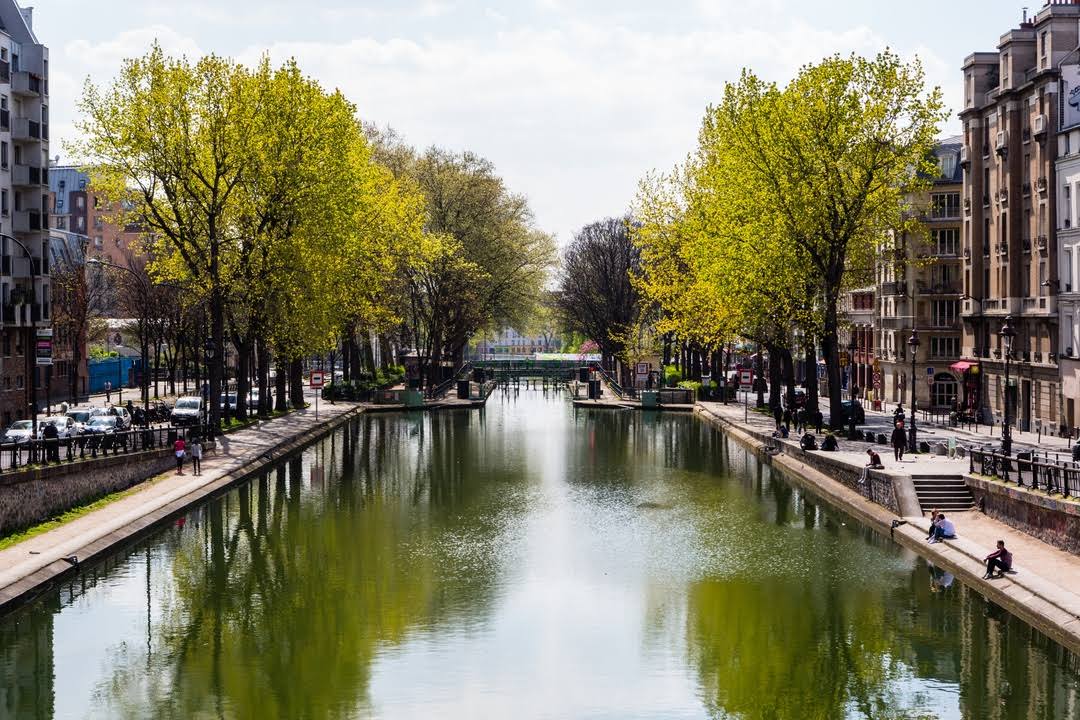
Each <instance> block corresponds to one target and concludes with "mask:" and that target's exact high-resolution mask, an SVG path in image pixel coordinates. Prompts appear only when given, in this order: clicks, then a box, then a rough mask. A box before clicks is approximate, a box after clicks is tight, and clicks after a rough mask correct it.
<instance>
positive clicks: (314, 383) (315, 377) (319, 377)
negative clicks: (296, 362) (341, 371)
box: [311, 370, 326, 390]
mask: <svg viewBox="0 0 1080 720" xmlns="http://www.w3.org/2000/svg"><path fill="white" fill-rule="evenodd" d="M325 380H326V373H324V372H322V371H321V370H312V371H311V388H312V389H313V390H321V389H322V386H323V384H324V382H325Z"/></svg>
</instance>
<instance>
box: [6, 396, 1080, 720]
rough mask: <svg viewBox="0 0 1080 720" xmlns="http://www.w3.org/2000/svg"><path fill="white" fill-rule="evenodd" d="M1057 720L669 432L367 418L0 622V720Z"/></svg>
mask: <svg viewBox="0 0 1080 720" xmlns="http://www.w3.org/2000/svg"><path fill="white" fill-rule="evenodd" d="M54 717H55V718H238V719H246V718H252V719H254V718H270V719H275V718H290V719H291V718H368V717H376V718H511V717H512V718H611V719H612V720H615V719H619V720H623V719H626V718H762V719H766V718H769V719H783V718H799V719H814V718H821V719H823V720H825V719H832V718H874V719H875V720H878V719H893V720H896V719H901V718H904V719H912V720H913V719H915V718H970V719H972V720H984V719H995V718H1002V719H1004V718H1009V719H1016V720H1021V719H1023V720H1035V719H1046V720H1050V719H1054V720H1057V719H1059V718H1075V717H1080V662H1078V659H1077V657H1076V656H1074V655H1071V654H1069V653H1068V652H1066V651H1064V650H1063V649H1062V648H1061V647H1059V646H1058V645H1056V644H1054V643H1052V642H1050V641H1048V640H1047V639H1046V638H1045V637H1043V636H1041V635H1040V634H1038V633H1036V632H1034V631H1032V630H1031V629H1030V628H1029V627H1028V626H1026V625H1024V624H1023V623H1022V622H1020V621H1018V620H1017V619H1016V618H1014V617H1011V616H1010V615H1008V614H1007V613H1005V612H1003V611H1002V610H1001V609H999V608H997V607H994V606H993V605H991V604H988V603H987V602H985V601H984V600H983V599H982V598H981V597H980V596H979V595H978V594H977V593H975V592H973V591H971V590H968V589H967V588H965V587H963V586H962V585H961V584H960V583H958V582H956V581H953V580H952V578H951V576H949V575H948V574H947V573H943V572H941V571H939V570H937V569H935V568H932V567H930V566H928V565H927V564H926V563H925V562H923V561H921V560H920V559H918V558H917V557H916V556H915V555H913V554H911V553H910V552H907V551H905V550H903V549H901V548H899V547H897V546H895V545H893V544H891V543H890V542H889V541H887V540H886V539H884V538H881V537H878V536H876V535H874V534H873V533H870V532H869V531H866V530H865V529H863V528H861V527H859V526H858V525H856V524H855V523H853V522H852V521H851V520H850V519H848V518H847V517H845V516H844V515H842V514H841V513H838V512H835V511H833V510H831V509H830V508H828V507H827V506H825V505H823V504H821V503H820V502H818V501H817V500H816V499H815V498H814V497H812V496H810V495H808V494H807V493H805V492H804V491H802V490H799V489H798V488H796V487H795V486H793V485H791V484H789V483H788V482H786V481H785V479H784V478H783V477H782V476H781V475H780V474H779V473H775V472H771V471H770V469H769V468H767V467H762V466H760V465H758V464H757V463H756V462H755V461H754V459H753V457H752V456H750V455H748V454H747V453H746V452H744V451H743V450H742V449H741V448H740V446H738V445H737V444H735V443H734V442H731V441H729V440H728V439H726V438H725V437H724V436H723V435H722V434H720V433H719V432H717V431H716V430H714V429H712V428H711V427H710V426H708V425H706V424H705V423H703V422H701V421H698V420H697V419H695V418H693V417H691V416H688V415H671V414H659V415H657V414H638V413H634V412H629V411H575V410H574V409H573V408H572V407H571V406H570V404H569V403H568V402H567V400H566V399H565V398H564V397H563V396H562V395H559V394H556V393H551V394H545V393H543V392H541V391H538V390H532V391H528V390H523V391H521V392H512V391H511V392H508V393H502V392H497V393H496V394H495V395H493V396H492V398H491V400H490V402H489V404H488V407H487V409H486V410H485V411H483V412H464V411H463V412H457V411H454V412H443V413H427V414H409V415H369V416H365V417H362V418H360V419H358V420H356V421H355V422H353V423H352V424H351V425H349V426H347V427H344V428H342V429H340V430H339V431H337V432H335V433H334V434H333V435H331V436H329V437H328V438H326V439H325V441H323V442H320V443H319V444H317V445H315V446H313V447H311V448H309V449H308V450H306V451H305V452H303V453H301V454H299V455H297V456H296V457H294V458H292V459H290V460H288V461H287V462H285V463H284V464H282V465H281V466H280V467H278V468H276V469H273V470H271V471H270V472H268V473H266V474H265V475H262V476H261V477H257V478H254V479H253V480H252V481H251V482H249V483H246V484H245V485H243V486H242V487H239V488H237V489H236V490H234V491H232V492H231V493H229V494H228V495H225V496H223V497H221V498H219V499H217V500H215V501H213V502H209V503H207V504H206V505H204V506H203V507H200V508H198V509H196V510H194V511H192V512H191V513H189V514H188V515H187V516H186V517H184V518H182V519H180V520H177V521H175V522H173V523H170V524H169V525H168V526H167V527H164V528H162V529H161V530H160V531H159V532H157V533H155V534H154V535H153V536H152V537H150V538H149V539H148V540H146V541H145V542H143V543H141V544H139V545H137V546H135V547H133V548H130V549H128V550H126V551H124V552H122V553H119V554H118V555H117V556H115V557H113V558H112V559H110V560H109V561H108V562H105V563H103V564H101V565H100V566H98V567H94V568H85V569H84V572H83V574H82V575H81V576H80V577H78V578H77V579H75V580H73V581H71V582H70V583H67V584H65V585H64V586H63V587H62V588H59V589H58V590H57V591H55V592H51V593H49V594H48V595H46V596H44V597H43V598H41V599H40V600H39V601H38V602H36V603H35V604H33V605H30V606H27V607H25V608H22V609H20V610H19V611H17V612H15V613H14V614H11V615H8V616H6V617H4V618H0V718H3V719H4V720H7V719H8V718H16V719H18V720H30V719H35V720H36V719H38V718H54Z"/></svg>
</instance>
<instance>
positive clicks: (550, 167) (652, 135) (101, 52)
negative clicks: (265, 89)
mask: <svg viewBox="0 0 1080 720" xmlns="http://www.w3.org/2000/svg"><path fill="white" fill-rule="evenodd" d="M535 2H536V3H537V4H536V5H534V6H533V8H534V11H535V10H536V9H537V8H540V16H539V17H538V18H534V19H533V20H532V21H530V22H531V24H529V23H525V22H523V21H522V20H521V18H520V17H516V16H512V15H509V14H506V13H509V9H508V8H503V7H499V9H498V10H495V9H492V8H491V7H490V6H483V7H480V8H478V9H477V11H476V12H477V16H476V17H474V18H473V19H474V20H475V19H477V18H480V19H482V20H484V21H486V22H487V23H492V21H494V23H493V24H489V25H488V32H487V33H475V32H467V30H472V29H473V28H472V27H464V26H461V25H454V23H460V22H462V19H461V18H459V14H460V13H461V12H465V10H463V9H462V7H461V5H462V3H461V0H457V1H456V2H454V3H453V4H451V3H449V2H446V1H445V0H423V1H421V2H415V3H411V4H409V5H407V6H406V7H405V8H402V9H401V10H400V11H398V15H400V17H398V15H395V14H394V11H393V8H395V7H396V6H395V5H392V4H391V5H383V4H379V3H369V4H366V5H360V6H357V5H350V6H336V7H327V6H326V5H323V6H321V7H316V8H312V10H311V12H312V13H313V14H314V16H316V17H317V18H319V21H320V22H331V18H332V19H333V24H334V25H336V26H351V27H354V28H357V29H358V31H359V33H360V34H359V35H358V36H356V37H355V38H353V39H346V40H342V41H339V42H333V41H330V40H326V39H324V35H325V34H317V35H315V36H314V37H315V38H316V39H308V40H292V39H282V38H278V39H276V40H275V38H274V37H272V36H268V37H266V38H260V39H258V40H247V39H245V38H244V37H241V39H239V40H237V42H242V43H246V46H242V45H239V46H238V45H234V46H226V47H220V46H214V45H212V44H208V43H206V42H205V41H203V40H202V39H201V35H193V36H188V35H184V34H183V33H181V32H179V31H176V30H170V29H169V27H167V26H164V25H154V26H149V27H146V28H142V29H134V30H126V31H123V32H121V33H119V34H118V35H116V36H115V37H113V38H111V39H106V40H104V41H101V42H97V43H94V42H89V41H85V40H81V41H74V42H71V43H68V44H67V45H66V46H64V48H63V51H62V52H63V53H64V56H65V58H66V59H67V60H68V61H69V64H65V65H64V68H65V69H63V70H59V71H58V70H57V68H59V67H60V65H61V64H59V63H55V62H54V76H53V78H54V125H56V129H57V130H58V131H59V132H61V133H63V132H69V131H70V128H71V124H70V123H71V116H72V105H73V99H74V96H71V95H69V92H70V91H71V90H73V89H77V88H78V87H79V86H80V85H81V82H80V81H81V78H80V77H76V76H74V75H73V74H71V73H70V72H68V71H67V70H66V68H67V67H69V66H70V67H77V68H78V70H79V73H80V74H87V73H88V74H91V75H92V76H93V77H94V78H95V79H96V80H98V81H101V80H104V79H105V78H107V77H110V76H111V75H112V74H113V73H115V71H116V69H117V68H119V65H120V60H121V59H122V58H124V57H129V56H133V55H138V54H141V53H142V52H145V49H146V47H147V46H148V45H149V43H150V42H151V41H152V40H153V39H154V38H157V39H158V40H159V41H160V42H161V43H162V44H163V45H164V46H165V47H166V48H167V49H169V50H171V51H174V52H186V53H188V54H191V55H195V54H198V52H199V51H200V49H214V50H216V51H218V52H222V53H232V54H234V55H236V56H237V57H238V58H239V59H241V60H245V61H248V62H254V61H256V60H257V59H258V58H259V57H260V56H261V55H262V54H263V53H264V52H266V51H267V50H268V49H269V52H270V55H271V57H272V58H274V59H275V60H281V59H284V58H285V57H288V56H295V57H296V58H297V59H298V61H299V62H300V64H301V67H303V68H304V69H305V71H306V72H308V73H309V74H311V75H312V76H314V77H316V78H318V79H319V80H320V81H321V82H322V83H323V84H324V85H325V86H327V87H338V88H341V89H342V90H343V91H344V92H345V93H346V94H347V95H348V96H349V97H350V98H351V99H352V100H353V101H354V102H355V103H356V104H357V106H358V107H359V109H360V113H361V115H362V116H363V117H364V118H365V119H367V120H371V121H375V122H378V123H380V124H390V125H392V126H394V127H395V128H396V129H398V130H399V131H400V132H401V133H402V134H403V135H404V136H405V137H406V138H407V139H408V140H409V141H411V142H413V143H415V144H417V145H419V146H427V145H431V144H439V145H444V146H447V147H450V148H456V149H463V148H469V149H472V150H475V151H477V152H479V153H481V154H483V155H485V156H487V157H489V158H490V159H491V160H492V161H494V162H495V163H496V165H497V167H498V168H499V169H500V171H501V172H502V173H503V174H504V175H505V176H506V178H507V180H508V182H509V183H510V184H511V186H512V187H513V188H514V189H516V190H518V191H520V192H524V193H526V194H527V195H528V196H529V197H530V199H531V200H532V203H533V206H534V208H535V209H536V211H537V219H538V221H539V222H540V224H541V225H542V226H543V227H545V228H546V229H549V230H552V231H556V232H558V234H559V235H560V236H561V239H564V240H565V239H566V238H567V237H568V236H569V234H570V233H572V232H573V231H574V230H575V229H576V228H578V227H580V226H581V225H583V224H585V223H587V222H590V221H592V220H593V219H595V218H597V217H600V216H603V215H609V214H619V213H621V212H623V211H625V209H626V208H627V207H628V206H629V204H630V202H631V200H632V199H633V195H634V191H635V188H636V184H637V181H638V179H639V178H640V177H641V176H642V175H643V174H644V173H645V172H647V171H649V170H651V169H653V168H667V167H669V166H670V165H671V164H672V163H674V162H677V161H679V160H681V159H682V158H683V157H685V154H686V153H687V152H688V151H689V150H690V149H691V148H692V146H693V144H694V142H695V139H696V134H697V129H698V123H699V122H700V119H701V116H702V113H703V111H704V109H705V107H706V105H707V104H709V103H710V102H714V101H716V100H717V99H719V97H720V94H721V92H722V88H723V83H724V82H725V81H727V80H732V79H735V78H736V77H737V76H738V73H739V70H740V69H741V68H742V67H744V66H751V67H753V68H754V70H755V71H756V72H757V73H758V74H759V75H761V76H763V77H766V78H771V79H775V80H777V81H781V82H782V81H784V80H786V79H787V78H789V77H790V76H791V75H792V74H793V73H794V72H795V71H796V70H797V68H798V67H799V66H800V65H802V64H804V63H806V62H809V61H813V60H816V59H818V58H820V57H822V56H823V55H826V54H829V53H833V52H843V53H849V52H853V51H854V52H860V53H874V52H876V51H877V50H879V49H881V48H883V47H884V46H885V44H886V43H885V41H884V38H883V37H882V36H881V35H880V34H879V33H877V32H875V31H874V30H872V29H870V28H869V27H866V26H855V27H841V28H838V29H835V30H831V29H822V28H820V27H815V26H812V25H810V24H807V23H805V22H801V21H796V20H792V19H790V18H789V19H788V20H786V21H785V22H783V23H774V22H769V23H762V22H753V23H750V22H731V23H728V22H716V23H712V22H708V21H700V22H696V23H690V26H689V27H687V26H685V25H677V26H675V27H671V28H667V27H665V28H655V27H652V26H650V25H649V24H648V23H646V22H634V20H633V19H632V18H629V19H628V18H622V19H621V20H620V21H619V22H613V21H612V20H611V18H610V17H608V16H605V15H603V14H602V13H601V14H599V15H597V16H595V17H592V16H589V15H588V14H585V13H583V12H574V13H567V12H565V7H578V8H579V10H581V9H582V8H585V7H586V6H587V5H588V4H581V5H580V6H578V4H577V3H573V2H572V0H535ZM777 2H778V0H769V3H768V4H767V6H766V7H769V6H774V5H776V4H777ZM706 6H709V7H706ZM699 9H700V11H701V12H702V13H705V12H707V11H708V12H713V13H723V12H729V11H730V12H732V13H740V12H741V11H740V10H739V5H736V4H735V3H732V2H721V3H702V4H701V6H700V8H699ZM548 10H550V11H552V12H550V13H549V12H547V11H548ZM555 12H561V13H563V14H561V16H560V17H553V13H555ZM742 14H745V13H742ZM424 15H427V16H434V17H435V18H436V19H434V20H432V22H433V23H434V24H433V25H432V24H428V23H425V25H424V26H425V28H426V29H425V31H424V32H423V33H420V32H418V31H415V30H411V29H409V26H410V23H409V21H408V20H407V18H409V17H411V18H415V19H417V22H420V20H419V18H420V17H421V16H424ZM388 18H397V19H398V20H399V21H400V24H399V26H398V27H397V28H396V30H395V31H393V32H388V31H386V29H385V28H384V27H383V26H381V25H379V23H380V22H383V21H386V20H387V19H388ZM464 22H465V23H466V25H469V18H468V17H466V18H464ZM380 29H381V30H380ZM278 34H279V35H284V37H285V38H290V37H292V38H295V37H308V35H307V34H305V33H303V32H299V31H298V32H296V33H290V32H286V33H278ZM196 38H200V39H198V40H197V39H196ZM201 46H205V48H201ZM917 50H919V51H920V55H921V56H922V57H923V60H924V62H925V64H926V68H927V72H928V74H929V76H930V79H931V80H932V81H933V82H939V83H943V84H944V85H945V90H946V91H947V92H950V93H952V92H958V87H957V86H958V84H959V81H958V75H959V74H958V73H957V72H955V71H954V70H953V69H952V68H951V67H949V65H950V63H948V62H944V61H942V60H941V59H940V57H939V56H938V55H936V54H935V53H933V52H930V51H928V50H927V49H925V48H917ZM54 52H55V51H54ZM74 60H79V61H80V62H79V64H70V61H74ZM954 76H957V77H954Z"/></svg>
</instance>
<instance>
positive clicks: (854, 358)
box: [796, 287, 877, 399]
mask: <svg viewBox="0 0 1080 720" xmlns="http://www.w3.org/2000/svg"><path fill="white" fill-rule="evenodd" d="M875 292H876V288H874V287H865V288H858V289H856V290H851V291H849V292H846V293H844V294H843V295H842V296H841V298H840V312H841V313H842V314H843V316H844V317H845V318H846V320H847V332H846V333H842V334H841V336H840V343H841V345H842V350H841V353H842V354H841V356H840V359H841V361H842V362H841V368H840V377H841V379H842V381H843V388H844V397H845V398H847V397H849V396H850V393H851V391H852V386H854V387H855V389H856V390H857V391H858V392H857V396H858V397H860V398H864V399H869V398H872V397H873V383H874V379H873V373H874V361H875V360H876V359H877V356H876V354H875V349H874V348H875V335H876V333H875V331H874V330H875V323H874V321H875V315H876V312H875V309H874V308H875V306H876V302H875V299H874V298H875ZM796 374H797V375H799V374H801V372H798V373H796ZM818 374H819V375H820V372H819V373H818Z"/></svg>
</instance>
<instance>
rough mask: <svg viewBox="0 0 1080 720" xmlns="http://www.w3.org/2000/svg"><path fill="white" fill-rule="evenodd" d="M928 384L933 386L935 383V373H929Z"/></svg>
mask: <svg viewBox="0 0 1080 720" xmlns="http://www.w3.org/2000/svg"><path fill="white" fill-rule="evenodd" d="M926 384H927V385H930V386H933V384H934V376H933V375H927V376H926Z"/></svg>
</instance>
